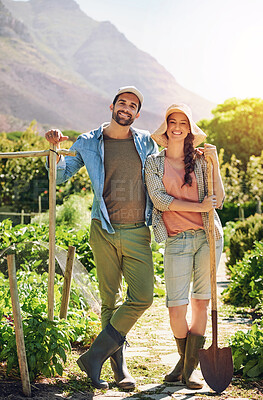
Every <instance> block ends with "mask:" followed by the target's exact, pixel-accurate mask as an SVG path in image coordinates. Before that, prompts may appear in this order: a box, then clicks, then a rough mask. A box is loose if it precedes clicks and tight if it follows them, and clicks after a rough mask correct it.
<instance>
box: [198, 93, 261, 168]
mask: <svg viewBox="0 0 263 400" xmlns="http://www.w3.org/2000/svg"><path fill="white" fill-rule="evenodd" d="M212 114H213V115H214V117H213V118H212V119H211V120H201V121H200V122H199V123H198V125H199V126H200V128H201V129H203V130H204V131H205V132H206V133H207V135H208V141H209V142H210V143H212V144H214V145H216V146H217V148H218V149H221V148H223V149H224V150H225V153H224V155H225V161H226V162H230V160H231V157H232V154H235V155H236V156H237V157H238V159H239V160H240V161H241V163H242V169H243V170H246V166H247V162H248V160H249V157H250V156H252V155H254V156H260V152H261V150H262V148H263V99H259V98H251V99H244V100H240V99H236V98H232V99H228V100H226V101H225V102H224V103H223V104H219V105H218V106H217V107H216V108H215V109H214V110H213V111H212Z"/></svg>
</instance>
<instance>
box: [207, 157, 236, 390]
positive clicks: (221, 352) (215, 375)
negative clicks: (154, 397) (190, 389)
mask: <svg viewBox="0 0 263 400" xmlns="http://www.w3.org/2000/svg"><path fill="white" fill-rule="evenodd" d="M207 169H208V196H212V195H213V179H212V165H211V159H210V158H209V160H208V166H207ZM214 232H215V227H214V210H213V209H212V210H210V211H209V244H210V279H211V306H212V312H211V313H212V345H211V346H210V347H209V348H208V349H207V350H205V349H201V350H199V360H200V367H201V371H202V374H203V377H204V379H205V381H206V383H207V384H208V385H209V386H210V388H211V389H213V390H214V391H215V392H217V393H221V392H222V391H223V390H225V389H226V388H227V386H228V385H229V383H230V382H231V379H232V376H233V359H232V352H231V347H223V348H222V349H219V348H218V346H217V299H216V298H217V287H216V253H215V234H214Z"/></svg>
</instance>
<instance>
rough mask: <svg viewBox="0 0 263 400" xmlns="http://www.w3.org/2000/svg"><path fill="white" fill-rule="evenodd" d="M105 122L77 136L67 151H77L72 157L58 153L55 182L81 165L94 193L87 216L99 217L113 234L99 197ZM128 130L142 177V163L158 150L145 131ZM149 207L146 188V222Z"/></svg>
mask: <svg viewBox="0 0 263 400" xmlns="http://www.w3.org/2000/svg"><path fill="white" fill-rule="evenodd" d="M107 125H108V123H104V124H102V125H101V126H100V127H99V128H98V129H95V130H93V131H90V132H87V133H83V134H82V135H80V136H79V137H78V139H77V140H76V142H75V143H74V144H73V145H72V146H71V148H70V149H71V150H76V151H77V155H76V156H75V157H71V156H66V157H65V158H64V157H63V156H61V159H60V161H59V162H58V164H57V184H60V183H63V182H65V181H66V180H68V179H69V178H70V177H72V176H73V175H74V174H75V173H76V172H77V171H78V170H79V169H80V168H81V167H83V166H84V165H85V167H86V168H87V171H88V174H89V177H90V180H91V184H92V190H93V193H94V199H93V204H92V211H91V218H97V219H99V220H100V221H101V224H102V228H103V229H106V230H107V231H108V232H109V233H115V231H114V229H113V227H112V225H111V222H110V218H109V214H108V211H107V208H106V204H105V202H104V199H103V189H104V178H105V171H104V142H103V133H102V132H103V128H105V127H106V126H107ZM130 129H131V132H132V135H133V138H134V143H135V147H136V150H137V152H138V154H139V156H140V159H141V162H142V177H143V180H144V165H145V161H146V159H147V156H148V155H150V154H153V153H158V146H157V144H156V143H155V142H154V141H153V140H152V139H151V137H150V134H149V132H147V131H143V130H139V129H135V128H132V127H131V128H130ZM145 189H146V188H145ZM152 207H153V206H152V202H151V200H150V197H149V195H148V192H147V190H146V207H145V221H146V224H147V225H150V224H151V221H152Z"/></svg>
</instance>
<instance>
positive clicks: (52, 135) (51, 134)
mask: <svg viewBox="0 0 263 400" xmlns="http://www.w3.org/2000/svg"><path fill="white" fill-rule="evenodd" d="M45 138H46V139H47V141H48V142H49V143H52V144H54V145H56V146H58V147H59V143H61V142H64V141H65V140H68V136H64V135H63V133H62V132H61V131H60V130H59V129H50V130H49V131H48V132H46V133H45Z"/></svg>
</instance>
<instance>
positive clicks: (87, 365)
mask: <svg viewBox="0 0 263 400" xmlns="http://www.w3.org/2000/svg"><path fill="white" fill-rule="evenodd" d="M124 340H125V337H124V336H122V335H121V334H120V333H119V332H118V331H117V330H116V329H115V328H113V326H112V325H111V324H108V325H107V326H106V328H105V329H103V331H101V332H100V334H99V335H98V336H97V338H96V339H95V341H94V342H93V343H92V345H91V347H90V348H89V350H88V351H86V353H84V354H82V355H81V356H80V357H79V359H78V360H77V364H78V366H79V367H80V369H81V370H82V371H85V372H86V373H87V375H88V377H89V378H90V379H91V382H92V385H93V386H94V387H95V388H97V389H108V388H109V385H108V383H107V382H106V381H103V380H101V379H100V373H101V368H102V365H103V363H104V362H105V361H106V360H107V358H109V357H110V356H111V355H112V354H113V353H115V352H116V351H117V350H118V349H119V348H120V347H121V346H122V345H123V343H124Z"/></svg>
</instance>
